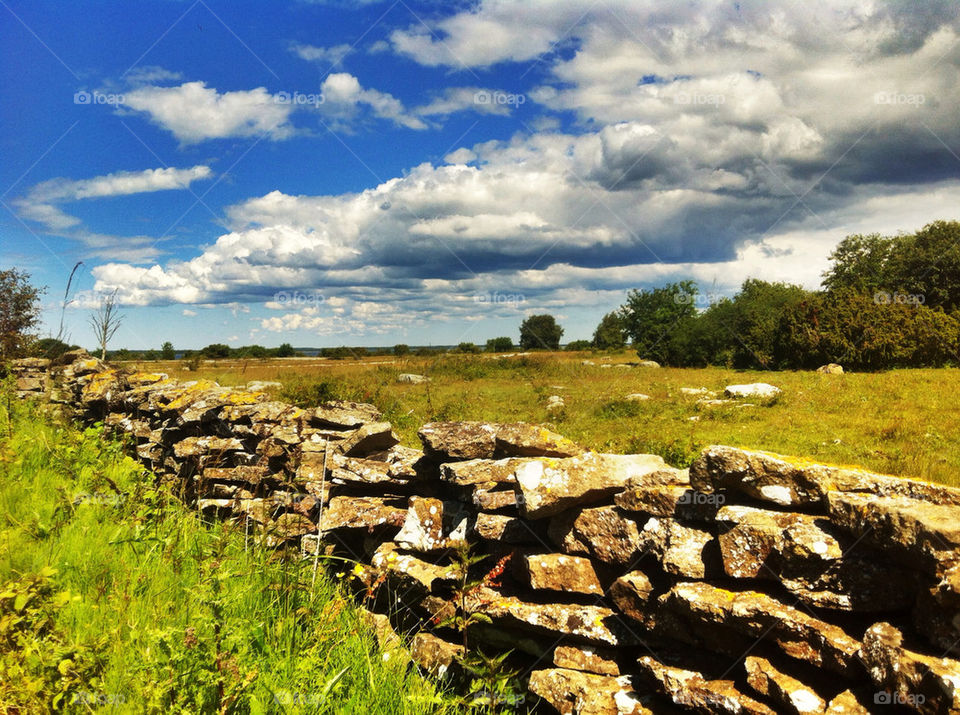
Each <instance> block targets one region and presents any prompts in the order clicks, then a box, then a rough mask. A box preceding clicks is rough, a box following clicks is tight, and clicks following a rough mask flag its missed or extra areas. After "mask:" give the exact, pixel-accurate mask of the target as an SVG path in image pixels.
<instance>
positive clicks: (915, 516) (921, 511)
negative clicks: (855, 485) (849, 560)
mask: <svg viewBox="0 0 960 715" xmlns="http://www.w3.org/2000/svg"><path fill="white" fill-rule="evenodd" d="M827 500H828V505H829V509H830V519H831V521H832V522H833V523H834V524H836V525H838V526H840V527H841V528H843V529H845V530H847V531H848V532H849V533H851V534H853V535H854V536H856V537H857V538H861V537H862V539H863V541H864V542H866V543H868V544H872V545H873V546H876V547H877V548H879V549H881V550H882V551H883V552H884V553H887V554H889V555H890V556H891V557H893V558H895V559H898V560H899V561H900V562H901V563H903V564H904V565H905V566H909V567H913V568H918V569H922V570H923V571H925V572H926V573H928V574H930V575H931V576H936V577H940V576H942V575H943V574H944V573H945V572H946V570H947V569H949V568H950V567H951V566H952V565H953V564H954V563H956V562H957V559H958V557H957V555H958V554H960V506H957V505H952V504H932V503H930V502H926V501H920V500H918V499H910V498H908V497H874V496H867V495H863V494H849V493H843V492H830V493H829V494H828V495H827Z"/></svg>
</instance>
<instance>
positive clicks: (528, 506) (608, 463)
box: [516, 452, 667, 519]
mask: <svg viewBox="0 0 960 715" xmlns="http://www.w3.org/2000/svg"><path fill="white" fill-rule="evenodd" d="M666 466H667V465H666V463H665V462H664V461H663V458H662V457H659V456H657V455H654V454H596V453H593V452H588V453H586V454H583V455H580V456H577V457H570V458H567V459H538V460H533V461H530V462H524V463H523V464H521V465H520V466H518V467H517V469H516V481H517V488H518V489H519V492H520V494H521V495H522V497H523V499H522V503H521V509H522V510H523V513H524V515H525V516H526V517H527V518H528V519H543V518H544V517H548V516H553V515H554V514H559V513H560V512H562V511H566V510H567V509H570V508H572V507H577V506H583V505H589V504H595V503H596V502H599V501H602V500H604V499H607V498H610V497H612V496H613V495H614V494H616V493H617V492H618V491H620V490H622V489H623V488H624V487H625V486H626V485H627V482H628V481H629V480H631V479H634V480H636V479H641V478H643V477H644V476H646V475H650V474H654V473H656V472H660V471H662V470H663V469H664V467H666Z"/></svg>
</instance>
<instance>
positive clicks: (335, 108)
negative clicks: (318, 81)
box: [319, 72, 427, 129]
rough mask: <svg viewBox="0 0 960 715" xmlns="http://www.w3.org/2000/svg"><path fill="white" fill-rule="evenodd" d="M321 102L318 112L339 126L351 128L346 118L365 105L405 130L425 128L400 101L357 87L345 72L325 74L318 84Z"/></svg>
mask: <svg viewBox="0 0 960 715" xmlns="http://www.w3.org/2000/svg"><path fill="white" fill-rule="evenodd" d="M321 89H322V91H323V104H321V105H320V106H319V108H320V111H321V112H322V113H323V114H325V115H326V116H328V117H330V118H332V119H334V120H335V121H337V123H338V125H339V126H340V127H342V128H348V129H349V128H351V127H352V124H351V122H350V120H352V119H355V118H357V117H358V115H359V112H360V110H361V109H362V108H363V107H366V108H367V109H369V110H370V111H371V113H372V114H373V115H374V116H375V117H379V118H381V119H389V120H390V121H392V122H394V123H395V124H398V125H400V126H402V127H406V128H408V129H426V128H427V125H426V124H425V123H424V122H423V121H422V120H421V119H419V118H418V117H415V116H413V115H412V114H409V113H408V112H407V111H406V109H405V108H404V106H403V103H402V102H401V101H400V100H399V99H397V98H396V97H394V96H393V95H391V94H388V93H386V92H380V91H379V90H376V89H367V88H364V87H363V86H361V84H360V80H358V79H357V78H356V77H354V76H353V75H352V74H349V73H348V72H336V73H334V74H331V75H329V76H328V77H327V78H326V79H325V80H324V81H323V84H322V85H321Z"/></svg>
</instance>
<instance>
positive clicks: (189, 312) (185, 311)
mask: <svg viewBox="0 0 960 715" xmlns="http://www.w3.org/2000/svg"><path fill="white" fill-rule="evenodd" d="M196 314H197V311H195V310H190V309H189V308H184V309H183V312H182V315H183V316H185V317H187V318H192V317H193V316H195V315H196Z"/></svg>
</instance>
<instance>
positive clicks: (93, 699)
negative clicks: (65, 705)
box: [70, 690, 127, 707]
mask: <svg viewBox="0 0 960 715" xmlns="http://www.w3.org/2000/svg"><path fill="white" fill-rule="evenodd" d="M126 702H127V698H126V697H125V696H124V695H123V693H103V692H94V691H90V690H81V691H79V692H76V693H74V694H73V695H71V696H70V704H71V705H86V706H89V707H106V706H108V705H123V704H124V703H126Z"/></svg>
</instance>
